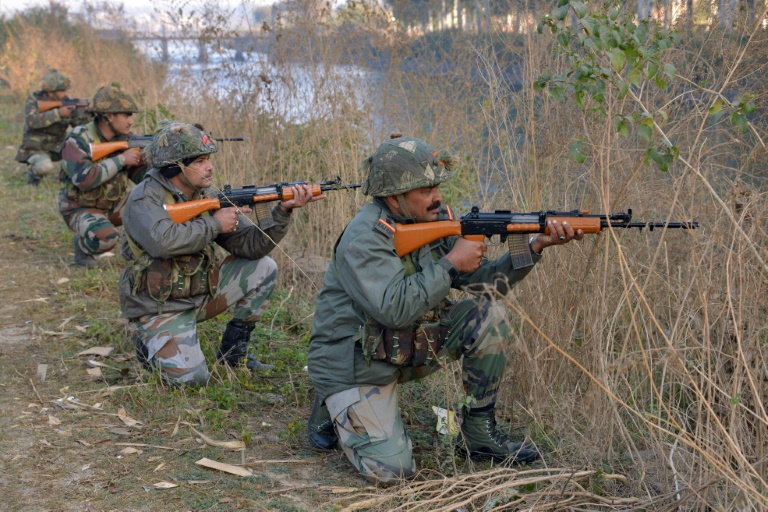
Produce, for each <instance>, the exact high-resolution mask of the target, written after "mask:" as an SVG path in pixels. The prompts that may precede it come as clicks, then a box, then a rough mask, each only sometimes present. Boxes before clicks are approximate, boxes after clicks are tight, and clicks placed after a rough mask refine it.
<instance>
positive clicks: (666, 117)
mask: <svg viewBox="0 0 768 512" xmlns="http://www.w3.org/2000/svg"><path fill="white" fill-rule="evenodd" d="M659 115H660V116H661V118H662V119H663V120H664V122H665V123H666V122H667V119H669V115H668V114H667V112H666V111H665V110H659Z"/></svg>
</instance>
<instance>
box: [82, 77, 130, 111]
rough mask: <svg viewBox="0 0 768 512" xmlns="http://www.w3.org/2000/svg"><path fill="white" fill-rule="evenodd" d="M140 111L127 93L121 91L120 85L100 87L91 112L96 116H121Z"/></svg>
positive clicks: (94, 97) (95, 95) (94, 96)
mask: <svg viewBox="0 0 768 512" xmlns="http://www.w3.org/2000/svg"><path fill="white" fill-rule="evenodd" d="M138 111H139V109H138V107H136V102H135V101H133V98H132V97H131V95H130V94H128V93H127V92H123V91H122V90H120V86H119V85H118V84H115V83H113V84H110V85H105V86H103V87H99V90H98V91H96V94H94V95H93V105H92V106H91V112H93V113H95V114H119V113H121V112H125V113H131V114H135V113H136V112H138Z"/></svg>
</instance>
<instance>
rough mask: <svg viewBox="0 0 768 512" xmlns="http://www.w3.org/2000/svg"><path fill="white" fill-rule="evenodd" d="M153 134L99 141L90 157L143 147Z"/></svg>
mask: <svg viewBox="0 0 768 512" xmlns="http://www.w3.org/2000/svg"><path fill="white" fill-rule="evenodd" d="M153 138H154V136H153V135H132V136H131V137H129V138H128V140H116V141H113V142H99V143H96V144H91V159H92V160H93V161H94V162H95V161H97V160H101V159H102V158H104V157H105V156H108V155H111V154H112V153H114V152H116V151H120V150H123V149H130V148H145V147H147V145H149V143H150V142H152V139H153ZM213 140H215V141H216V142H227V141H229V142H232V141H237V142H242V141H244V140H245V139H244V138H242V137H230V138H224V139H213Z"/></svg>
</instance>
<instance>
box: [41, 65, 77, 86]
mask: <svg viewBox="0 0 768 512" xmlns="http://www.w3.org/2000/svg"><path fill="white" fill-rule="evenodd" d="M71 86H72V83H71V82H70V81H69V78H67V77H66V76H64V75H62V74H61V73H59V72H58V71H56V70H55V69H51V70H50V71H48V72H47V73H46V74H45V76H43V80H42V82H41V83H40V90H41V91H66V90H67V89H69V88H70V87H71Z"/></svg>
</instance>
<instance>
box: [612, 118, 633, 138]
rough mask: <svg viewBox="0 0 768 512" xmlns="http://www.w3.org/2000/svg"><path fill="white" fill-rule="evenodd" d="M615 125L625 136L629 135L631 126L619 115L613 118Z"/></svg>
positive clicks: (619, 132)
mask: <svg viewBox="0 0 768 512" xmlns="http://www.w3.org/2000/svg"><path fill="white" fill-rule="evenodd" d="M613 125H614V126H615V127H616V131H617V132H618V134H619V135H621V136H622V137H624V138H627V137H629V126H627V123H625V122H624V120H623V119H621V118H619V117H614V118H613Z"/></svg>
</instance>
